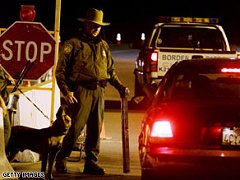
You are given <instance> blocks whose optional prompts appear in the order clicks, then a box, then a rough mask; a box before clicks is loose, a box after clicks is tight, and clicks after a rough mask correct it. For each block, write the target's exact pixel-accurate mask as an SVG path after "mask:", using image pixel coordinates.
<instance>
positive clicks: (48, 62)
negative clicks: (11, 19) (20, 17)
mask: <svg viewBox="0 0 240 180" xmlns="http://www.w3.org/2000/svg"><path fill="white" fill-rule="evenodd" d="M55 43H56V42H55V39H54V38H53V36H52V35H51V34H50V33H49V32H48V31H47V30H46V28H45V27H44V26H43V25H42V24H41V23H38V22H22V21H16V22H15V23H13V24H12V25H11V26H10V27H9V28H8V29H7V30H6V31H4V33H2V34H1V36H0V63H1V64H2V66H3V67H4V68H5V69H6V70H7V71H8V73H9V74H10V75H12V76H13V78H15V79H18V78H19V74H20V73H21V72H22V71H23V69H24V68H25V67H26V64H31V65H32V66H31V69H30V70H29V71H28V73H27V74H26V76H25V77H24V79H29V80H37V79H39V78H40V77H41V76H42V75H43V74H44V73H46V72H47V71H48V70H49V69H50V68H51V67H52V66H53V65H54V56H55Z"/></svg>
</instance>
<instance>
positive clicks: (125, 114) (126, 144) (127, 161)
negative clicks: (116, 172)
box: [121, 90, 130, 173]
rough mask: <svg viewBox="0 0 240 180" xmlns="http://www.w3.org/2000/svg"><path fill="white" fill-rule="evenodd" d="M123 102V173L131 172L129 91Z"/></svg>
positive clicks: (122, 98)
mask: <svg viewBox="0 0 240 180" xmlns="http://www.w3.org/2000/svg"><path fill="white" fill-rule="evenodd" d="M125 94H126V96H125V97H121V100H122V107H121V111H122V148H123V172H124V173H128V172H130V158H129V129H128V100H127V96H128V94H129V92H128V90H127V92H126V93H125Z"/></svg>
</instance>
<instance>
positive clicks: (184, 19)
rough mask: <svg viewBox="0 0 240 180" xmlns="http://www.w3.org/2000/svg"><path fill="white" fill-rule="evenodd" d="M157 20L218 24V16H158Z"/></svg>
mask: <svg viewBox="0 0 240 180" xmlns="http://www.w3.org/2000/svg"><path fill="white" fill-rule="evenodd" d="M157 22H165V23H166V22H168V23H169V22H172V23H174V22H175V23H177V22H185V23H207V24H218V23H219V19H218V18H200V17H168V16H159V17H158V18H157Z"/></svg>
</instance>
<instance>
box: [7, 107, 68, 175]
mask: <svg viewBox="0 0 240 180" xmlns="http://www.w3.org/2000/svg"><path fill="white" fill-rule="evenodd" d="M70 126H71V118H70V117H69V116H68V115H66V113H65V111H64V110H63V109H62V108H59V110H58V112H57V114H56V120H55V121H54V122H53V124H52V126H50V127H47V128H42V129H34V128H30V127H26V126H13V127H12V130H11V136H10V139H9V144H8V146H7V148H6V155H7V158H8V160H9V162H11V161H12V160H13V159H14V157H15V155H16V154H17V153H18V151H24V150H25V149H29V150H31V151H34V152H36V153H39V154H40V157H41V160H42V162H41V171H42V172H44V173H45V179H53V175H52V168H53V162H54V160H55V157H56V154H57V152H58V151H59V150H60V148H61V145H62V141H63V138H64V136H65V135H66V134H67V132H68V130H69V128H70ZM47 164H48V169H47Z"/></svg>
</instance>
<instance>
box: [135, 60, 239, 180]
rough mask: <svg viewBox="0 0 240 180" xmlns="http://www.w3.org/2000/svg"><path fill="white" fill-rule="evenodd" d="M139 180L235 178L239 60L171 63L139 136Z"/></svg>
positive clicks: (147, 112) (237, 155) (236, 164)
mask: <svg viewBox="0 0 240 180" xmlns="http://www.w3.org/2000/svg"><path fill="white" fill-rule="evenodd" d="M139 154H140V162H141V170H142V179H149V178H150V177H154V176H161V177H166V178H168V177H173V178H177V179H180V178H183V179H188V178H189V179H198V178H199V179H212V178H220V179H222V178H226V179H239V178H240V60H235V59H195V60H183V61H179V62H176V63H175V64H174V65H173V66H172V67H171V68H170V69H169V71H168V72H167V73H166V75H165V76H164V78H163V80H162V82H161V83H160V85H159V86H158V89H157V91H156V94H155V96H154V99H153V102H152V105H151V106H150V108H148V110H147V111H146V113H145V117H144V119H143V121H142V129H141V132H140V135H139Z"/></svg>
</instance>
